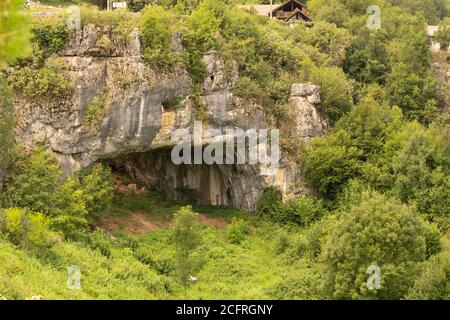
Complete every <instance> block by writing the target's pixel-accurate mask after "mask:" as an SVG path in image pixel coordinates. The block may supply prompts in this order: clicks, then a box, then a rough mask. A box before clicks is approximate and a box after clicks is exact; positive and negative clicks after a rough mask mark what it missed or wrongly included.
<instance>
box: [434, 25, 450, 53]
mask: <svg viewBox="0 0 450 320" xmlns="http://www.w3.org/2000/svg"><path fill="white" fill-rule="evenodd" d="M434 37H435V41H436V42H437V43H439V44H440V45H441V49H442V50H447V49H448V47H449V46H450V19H448V21H447V23H446V24H444V23H443V24H442V25H440V26H439V30H438V31H436V33H435V35H434Z"/></svg>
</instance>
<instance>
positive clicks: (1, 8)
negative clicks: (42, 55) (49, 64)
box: [0, 0, 31, 70]
mask: <svg viewBox="0 0 450 320" xmlns="http://www.w3.org/2000/svg"><path fill="white" fill-rule="evenodd" d="M21 5H22V0H5V1H2V2H1V3H0V16H1V17H2V18H1V20H0V70H3V69H4V68H5V67H6V66H7V64H8V63H12V62H14V61H15V60H16V59H17V58H22V57H26V56H27V55H28V54H29V52H30V45H29V39H30V38H31V34H30V30H29V28H30V26H29V24H28V16H27V15H24V14H21V12H20V9H21Z"/></svg>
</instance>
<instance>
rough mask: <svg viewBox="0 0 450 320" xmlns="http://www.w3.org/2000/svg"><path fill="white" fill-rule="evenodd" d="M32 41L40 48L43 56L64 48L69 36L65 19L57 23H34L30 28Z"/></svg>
mask: <svg viewBox="0 0 450 320" xmlns="http://www.w3.org/2000/svg"><path fill="white" fill-rule="evenodd" d="M32 32H33V35H34V42H35V43H36V44H37V45H38V48H39V50H42V51H43V53H44V57H49V56H51V55H52V54H53V53H57V52H58V51H60V50H62V49H64V46H65V45H66V42H67V40H68V38H69V29H68V28H67V23H65V21H63V22H61V23H57V24H45V23H35V24H34V25H33V28H32Z"/></svg>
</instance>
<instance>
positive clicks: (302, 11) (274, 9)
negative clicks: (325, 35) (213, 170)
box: [239, 0, 311, 22]
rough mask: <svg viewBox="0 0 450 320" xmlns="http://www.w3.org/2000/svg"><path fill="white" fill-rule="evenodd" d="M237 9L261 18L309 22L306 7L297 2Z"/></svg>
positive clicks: (245, 6) (289, 1)
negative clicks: (253, 13) (268, 17)
mask: <svg viewBox="0 0 450 320" xmlns="http://www.w3.org/2000/svg"><path fill="white" fill-rule="evenodd" d="M239 7H240V8H243V9H246V10H248V11H250V12H255V13H256V14H259V15H261V16H270V17H273V18H275V19H278V20H282V21H286V22H292V21H296V20H300V21H311V18H310V17H309V14H308V9H307V7H306V6H305V5H304V4H303V3H301V2H300V1H298V0H287V1H285V2H283V3H282V4H278V5H269V4H267V5H241V6H239Z"/></svg>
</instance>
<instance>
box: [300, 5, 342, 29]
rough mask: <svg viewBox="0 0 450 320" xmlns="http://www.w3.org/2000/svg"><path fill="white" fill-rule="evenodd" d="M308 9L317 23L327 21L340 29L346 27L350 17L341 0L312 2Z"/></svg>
mask: <svg viewBox="0 0 450 320" xmlns="http://www.w3.org/2000/svg"><path fill="white" fill-rule="evenodd" d="M308 9H309V10H310V12H311V16H312V18H313V19H314V20H315V21H316V20H323V21H327V22H329V23H334V24H335V25H337V26H338V27H342V26H344V24H345V22H346V21H347V20H348V19H349V17H350V13H349V11H348V10H347V8H346V7H345V6H344V5H343V4H342V3H341V1H339V0H310V1H308Z"/></svg>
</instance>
